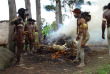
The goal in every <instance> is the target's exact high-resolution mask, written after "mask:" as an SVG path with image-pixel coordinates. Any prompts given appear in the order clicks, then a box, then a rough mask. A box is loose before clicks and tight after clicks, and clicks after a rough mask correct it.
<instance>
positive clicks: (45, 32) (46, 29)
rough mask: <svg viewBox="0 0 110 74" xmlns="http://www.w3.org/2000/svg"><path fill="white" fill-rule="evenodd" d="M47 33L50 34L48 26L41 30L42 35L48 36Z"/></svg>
mask: <svg viewBox="0 0 110 74" xmlns="http://www.w3.org/2000/svg"><path fill="white" fill-rule="evenodd" d="M49 32H50V25H46V26H44V28H43V30H42V34H46V35H48V34H49Z"/></svg>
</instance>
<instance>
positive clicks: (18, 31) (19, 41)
mask: <svg viewBox="0 0 110 74" xmlns="http://www.w3.org/2000/svg"><path fill="white" fill-rule="evenodd" d="M26 11H27V9H24V8H20V9H19V10H18V17H16V18H14V19H13V20H12V21H11V23H12V24H14V25H15V27H14V49H15V47H17V63H18V64H19V63H20V57H21V53H22V50H23V46H24V34H25V32H24V22H25V20H26V18H27V16H28V15H29V14H27V13H26ZM14 53H15V51H14Z"/></svg>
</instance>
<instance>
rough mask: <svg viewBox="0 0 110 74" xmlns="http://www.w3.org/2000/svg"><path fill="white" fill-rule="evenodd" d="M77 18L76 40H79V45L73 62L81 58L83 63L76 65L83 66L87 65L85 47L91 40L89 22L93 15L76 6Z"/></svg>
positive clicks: (75, 13) (75, 14)
mask: <svg viewBox="0 0 110 74" xmlns="http://www.w3.org/2000/svg"><path fill="white" fill-rule="evenodd" d="M72 12H73V13H74V16H75V18H77V37H76V40H77V41H78V45H77V55H76V58H75V60H74V61H73V62H78V61H79V58H80V59H81V63H80V64H79V65H78V66H76V67H83V66H85V63H84V48H85V45H86V42H87V41H88V40H89V33H88V24H87V22H88V21H90V19H91V16H90V15H89V13H88V12H83V13H81V10H80V9H78V8H76V9H74V11H72Z"/></svg>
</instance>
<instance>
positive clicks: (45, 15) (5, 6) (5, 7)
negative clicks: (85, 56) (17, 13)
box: [0, 0, 55, 23]
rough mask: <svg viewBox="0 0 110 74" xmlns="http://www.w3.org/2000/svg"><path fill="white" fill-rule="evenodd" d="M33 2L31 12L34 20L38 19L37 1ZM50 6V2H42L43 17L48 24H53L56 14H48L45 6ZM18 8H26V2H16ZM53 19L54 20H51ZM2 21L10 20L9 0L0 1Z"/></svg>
mask: <svg viewBox="0 0 110 74" xmlns="http://www.w3.org/2000/svg"><path fill="white" fill-rule="evenodd" d="M30 1H31V10H32V11H31V12H32V18H34V19H36V7H35V0H30ZM48 4H50V1H49V0H41V17H42V18H45V19H46V21H47V22H49V23H51V22H52V21H54V20H55V14H54V12H51V13H50V12H46V11H45V9H44V6H45V5H48ZM16 8H17V10H18V9H19V8H25V4H24V0H16ZM51 17H52V18H51ZM0 20H9V8H8V0H0Z"/></svg>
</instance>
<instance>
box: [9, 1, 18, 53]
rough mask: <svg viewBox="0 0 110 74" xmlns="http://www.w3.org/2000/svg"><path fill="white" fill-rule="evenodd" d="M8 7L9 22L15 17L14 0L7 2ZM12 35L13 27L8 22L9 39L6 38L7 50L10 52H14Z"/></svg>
mask: <svg viewBox="0 0 110 74" xmlns="http://www.w3.org/2000/svg"><path fill="white" fill-rule="evenodd" d="M8 5H9V21H11V20H13V19H14V18H15V17H16V4H15V0H8ZM13 33H14V25H11V23H10V22H9V38H8V49H9V50H10V51H11V52H14V50H15V49H14V48H13Z"/></svg>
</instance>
